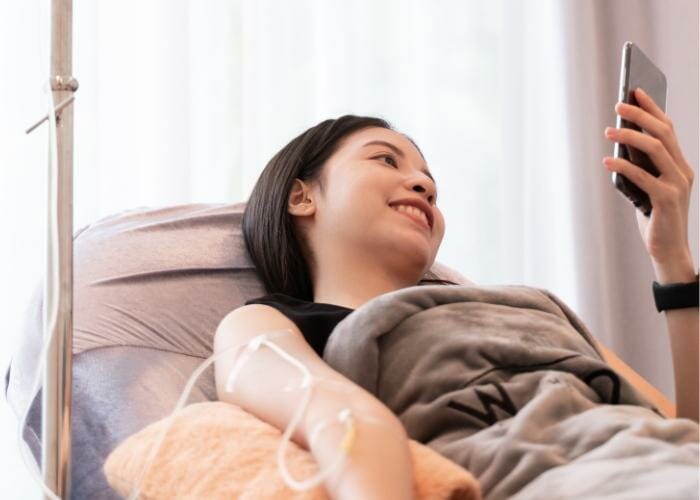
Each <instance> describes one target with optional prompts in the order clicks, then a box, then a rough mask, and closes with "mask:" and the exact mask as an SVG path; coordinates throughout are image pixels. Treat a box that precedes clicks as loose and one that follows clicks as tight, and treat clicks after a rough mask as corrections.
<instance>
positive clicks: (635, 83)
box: [612, 42, 667, 217]
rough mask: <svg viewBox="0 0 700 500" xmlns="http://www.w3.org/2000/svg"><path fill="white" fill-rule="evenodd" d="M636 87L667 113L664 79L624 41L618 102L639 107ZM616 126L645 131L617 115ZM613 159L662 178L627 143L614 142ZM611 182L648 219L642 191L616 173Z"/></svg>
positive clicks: (648, 208) (648, 160)
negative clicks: (618, 159) (633, 165)
mask: <svg viewBox="0 0 700 500" xmlns="http://www.w3.org/2000/svg"><path fill="white" fill-rule="evenodd" d="M637 87H640V88H641V89H642V90H643V91H644V92H646V93H647V94H648V95H649V96H651V98H652V99H653V100H654V102H655V103H656V104H657V105H658V106H659V107H660V108H661V110H662V111H663V112H664V113H665V112H666V89H667V87H666V76H665V75H664V74H663V72H662V71H661V70H660V69H659V68H658V67H657V66H656V65H655V64H654V63H653V62H652V61H651V59H649V58H648V57H647V56H646V54H644V52H642V50H641V49H640V48H639V47H638V46H637V45H635V44H634V43H632V42H625V43H624V45H623V46H622V64H621V65H620V91H619V96H618V101H619V102H626V103H627V104H631V105H633V106H639V104H638V103H637V100H636V99H635V97H634V90H635V89H636V88H637ZM616 127H617V128H623V127H624V128H631V129H633V130H638V131H640V132H644V130H643V129H641V128H640V127H639V126H637V125H636V124H635V123H632V122H630V121H627V120H625V119H623V118H622V117H620V115H617V123H616ZM613 158H624V159H625V160H627V161H629V162H631V163H633V164H635V165H637V166H639V167H641V168H643V169H644V170H646V171H647V172H649V173H650V174H652V175H653V176H654V177H658V176H659V175H661V172H660V171H659V169H658V168H656V166H655V165H654V163H653V162H652V161H651V158H649V157H648V156H647V155H646V153H644V152H643V151H640V150H638V149H635V148H633V147H631V146H629V145H627V144H620V143H617V142H616V143H615V145H614V147H613ZM612 182H613V184H614V186H615V187H616V188H617V189H618V190H619V191H620V192H621V193H622V194H623V195H624V196H625V197H627V198H628V199H629V200H630V201H631V202H632V203H633V204H634V206H635V207H637V208H638V209H639V210H641V211H642V213H643V214H644V215H645V216H647V217H649V216H650V215H651V201H650V200H649V195H647V193H646V192H644V191H643V190H641V189H640V188H639V187H638V186H637V185H636V184H634V183H633V182H632V181H630V180H629V179H628V178H627V177H625V176H624V175H622V174H618V173H617V172H613V173H612Z"/></svg>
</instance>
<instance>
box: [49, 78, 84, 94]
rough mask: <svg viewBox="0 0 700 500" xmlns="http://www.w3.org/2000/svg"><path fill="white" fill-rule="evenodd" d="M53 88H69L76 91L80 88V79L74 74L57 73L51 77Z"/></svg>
mask: <svg viewBox="0 0 700 500" xmlns="http://www.w3.org/2000/svg"><path fill="white" fill-rule="evenodd" d="M50 82H51V90H61V91H63V90H68V91H70V92H75V91H76V90H78V80H76V79H75V78H74V77H72V76H61V75H56V76H52V77H51V78H50Z"/></svg>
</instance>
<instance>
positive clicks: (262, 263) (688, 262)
mask: <svg viewBox="0 0 700 500" xmlns="http://www.w3.org/2000/svg"><path fill="white" fill-rule="evenodd" d="M638 101H639V102H640V103H641V105H642V107H643V109H636V110H628V109H626V108H617V111H618V112H619V113H620V114H621V115H622V116H623V117H625V118H627V119H629V120H630V121H634V122H636V123H638V124H639V125H641V126H642V127H643V128H644V129H645V130H647V131H649V132H650V133H651V134H652V136H653V137H652V136H645V135H643V134H640V133H638V132H635V131H630V130H625V131H622V132H621V135H620V136H617V137H614V136H613V137H610V138H611V139H615V140H617V141H618V142H627V143H628V144H630V145H633V146H635V147H637V148H638V149H640V150H642V151H645V152H647V153H648V154H650V156H651V158H652V160H653V161H654V162H655V164H656V165H659V166H660V169H661V171H662V175H661V177H659V178H654V177H651V176H649V175H648V174H646V173H645V172H642V171H641V170H640V169H638V168H636V167H634V166H633V165H631V164H629V163H627V162H624V160H616V161H614V162H613V163H612V164H611V165H610V167H609V168H610V169H611V170H616V171H618V172H620V173H622V174H624V175H625V176H627V177H628V178H629V179H630V180H631V181H633V182H635V183H636V184H637V185H638V186H640V187H641V188H642V189H644V190H645V191H647V193H649V195H650V197H651V200H652V204H653V205H654V211H653V212H652V216H651V219H650V220H649V221H647V220H645V219H646V218H643V216H642V218H641V219H640V217H639V215H640V214H638V221H639V227H640V231H641V232H642V236H643V237H644V240H645V243H646V244H647V248H648V250H649V252H650V255H651V256H652V259H653V262H654V266H655V270H656V272H657V277H658V278H659V281H660V282H661V283H664V282H670V281H691V280H692V279H693V278H694V277H695V273H694V266H693V263H692V257H691V254H690V250H689V246H688V242H687V212H688V204H689V195H690V187H691V185H692V178H693V173H692V169H691V168H690V167H689V166H688V164H687V162H685V160H684V159H683V157H682V154H681V152H680V150H679V148H678V145H677V140H676V138H675V134H674V133H673V130H672V128H670V120H668V118H667V117H665V115H663V113H661V112H660V110H659V109H658V107H656V106H655V104H654V103H653V102H652V101H651V99H649V98H646V96H643V95H639V97H638ZM655 138H658V139H655ZM657 140H658V141H661V142H660V143H661V144H663V146H664V147H663V149H661V148H659V147H658V144H657V143H656V141H657ZM437 195H438V193H437V186H436V185H435V182H434V179H433V178H432V176H431V174H430V172H429V171H428V169H427V166H426V164H425V159H424V157H423V155H422V153H421V152H420V150H419V149H418V147H417V146H416V145H415V144H414V143H413V141H411V140H410V139H409V138H408V137H407V136H405V135H403V134H400V133H398V132H396V131H395V130H393V129H392V128H391V126H390V125H389V124H388V123H387V122H385V121H384V120H380V119H377V118H370V117H357V116H343V117H341V118H338V119H337V120H326V121H324V122H321V123H320V124H318V125H317V126H315V127H312V128H311V129H309V130H307V131H306V132H304V133H303V134H301V135H300V136H298V137H297V138H295V139H294V140H292V141H291V142H290V143H289V144H288V145H287V146H285V147H284V148H283V149H282V150H281V151H280V152H279V153H277V154H276V155H275V156H274V157H273V158H272V160H271V161H270V162H269V164H268V165H267V167H266V168H265V170H264V171H263V172H262V174H261V176H260V178H259V180H258V182H257V184H256V186H255V188H254V189H253V192H252V194H251V196H250V198H249V200H248V202H247V206H246V212H245V214H244V218H243V232H244V238H245V241H246V246H247V249H248V251H249V253H250V256H251V258H252V260H253V262H254V264H255V266H256V268H257V270H258V272H259V275H260V278H261V279H262V280H263V282H264V284H265V287H266V289H267V291H268V292H269V294H268V295H266V296H264V297H260V298H258V299H255V300H251V301H248V302H247V303H246V305H244V306H243V307H240V308H238V309H236V310H235V311H232V313H230V314H229V315H228V316H227V317H226V318H224V320H223V321H222V322H221V324H220V326H219V329H218V330H217V335H216V338H215V350H221V349H224V348H226V347H230V346H232V345H234V344H240V343H241V342H245V341H246V340H249V339H251V338H253V337H255V336H257V335H258V334H260V333H262V332H264V331H270V330H283V329H289V330H291V331H292V332H293V333H294V335H292V336H289V337H287V338H283V337H281V338H279V339H276V342H277V343H279V345H280V346H281V347H282V348H283V349H285V350H286V351H287V352H289V353H290V354H292V355H293V356H295V357H296V358H297V359H299V360H300V361H301V362H302V363H304V365H305V366H307V367H308V369H309V370H310V371H311V372H312V373H313V374H314V375H316V376H318V377H323V378H327V379H330V380H333V381H337V382H338V383H339V384H341V385H343V384H344V386H345V388H346V389H347V390H348V391H349V392H346V391H342V390H339V389H338V388H337V387H336V386H332V385H326V386H323V385H321V386H319V387H318V388H317V390H316V391H315V392H314V396H313V399H312V400H311V403H310V405H309V407H308V411H307V412H306V414H305V416H304V419H303V420H302V422H301V425H300V426H299V428H298V429H296V432H295V433H294V435H293V440H294V441H295V442H296V443H297V444H299V445H300V446H302V447H304V448H306V449H309V450H310V451H312V453H313V454H314V457H315V458H316V459H317V461H318V463H319V465H320V466H321V468H324V464H329V463H331V462H332V461H333V459H334V458H335V456H336V453H337V448H338V443H339V442H340V440H341V438H342V436H343V429H342V427H341V426H338V427H337V428H331V429H329V430H327V431H326V432H325V433H324V434H321V435H320V436H319V438H318V440H316V441H315V442H313V443H311V444H312V446H310V445H309V440H308V436H309V435H310V433H311V431H312V429H313V428H315V427H316V426H317V425H318V422H319V420H320V419H322V418H324V417H327V416H329V415H335V414H336V413H338V411H339V410H341V409H343V408H345V407H350V408H352V409H353V412H354V413H357V414H358V415H365V416H372V417H374V418H376V419H378V420H380V421H381V422H383V425H382V426H377V425H374V424H371V423H369V421H366V422H363V421H362V420H360V421H359V422H358V430H357V433H356V435H357V448H356V451H354V453H353V455H352V456H351V459H350V460H349V461H348V463H347V464H346V465H345V467H344V468H342V469H341V470H338V471H336V472H335V473H334V474H333V475H331V476H330V477H329V478H328V479H327V480H326V481H325V486H326V490H327V491H328V492H329V494H330V495H331V496H332V497H333V498H368V499H371V498H411V497H412V489H411V486H412V482H411V477H412V476H411V470H410V461H409V458H408V448H407V443H406V435H405V432H404V431H403V428H402V426H401V423H400V422H399V421H398V420H397V418H396V417H395V416H394V415H393V414H392V413H391V412H390V411H388V409H387V408H386V407H384V406H383V405H382V403H381V402H380V401H378V400H376V399H375V398H374V397H373V396H372V395H371V394H369V393H367V392H366V391H364V390H363V389H361V388H359V387H358V386H355V385H354V384H353V383H352V382H351V381H349V380H347V379H345V378H344V377H342V376H341V375H340V374H339V373H337V372H335V371H334V370H333V369H332V368H330V367H329V366H328V365H327V364H325V363H324V362H323V359H322V358H321V355H322V353H323V348H324V346H325V342H326V340H327V338H328V335H329V334H330V332H331V331H332V329H333V327H334V326H335V325H336V324H337V323H338V322H339V321H340V320H342V319H343V318H344V317H345V316H347V314H349V313H350V312H352V310H354V309H357V308H358V307H360V306H362V305H363V304H364V303H366V302H367V301H369V300H370V299H372V298H374V297H376V296H378V295H381V294H384V293H387V292H391V291H393V290H397V289H400V288H404V287H409V286H414V285H416V284H419V283H420V281H421V277H423V276H424V275H425V273H426V272H427V271H428V270H429V269H430V267H431V266H432V264H433V262H434V260H435V256H436V254H437V251H438V249H439V246H440V243H441V241H442V238H443V236H444V231H445V222H444V217H443V215H442V213H441V211H440V209H439V208H438V207H437V205H436V199H437ZM679 313H680V314H679ZM671 315H676V316H675V317H674V318H677V319H676V320H675V321H674V322H673V323H671V322H670V323H669V330H670V333H671V335H672V342H673V341H674V339H675V343H674V344H673V352H674V363H675V364H674V373H675V374H676V377H677V388H680V389H681V390H680V391H679V392H677V393H678V394H679V397H678V403H679V404H678V407H679V416H681V409H683V411H687V412H688V413H687V414H688V415H690V414H691V413H692V412H691V411H690V408H691V407H692V408H694V407H697V385H695V393H694V395H693V387H692V384H691V382H690V378H691V377H690V376H691V375H692V373H693V371H694V372H695V373H696V374H697V358H695V359H692V356H688V353H691V354H692V353H693V352H697V337H695V339H694V342H695V349H694V350H693V349H692V346H693V344H692V343H693V340H692V339H690V338H689V335H688V334H689V333H692V332H691V331H689V330H690V328H691V327H692V322H693V321H695V324H697V308H693V309H686V310H677V311H672V312H669V313H668V316H667V317H668V318H669V319H671V318H672V316H671ZM686 330H688V331H686ZM674 335H675V336H674ZM683 356H686V357H685V358H684V357H683ZM234 361H235V356H234V355H233V354H232V356H231V357H230V358H226V357H223V358H222V359H221V360H220V362H218V363H217V365H216V379H217V391H218V394H219V398H220V399H221V400H225V401H229V402H232V403H234V404H237V405H239V406H242V407H243V408H245V409H247V410H248V411H250V412H251V413H253V414H255V415H256V416H258V417H259V418H261V419H263V420H265V421H267V422H269V423H271V424H273V425H275V426H276V427H278V428H279V429H280V430H283V429H285V428H286V427H287V424H288V423H289V422H290V419H291V417H292V413H293V411H294V409H295V408H296V407H297V405H298V402H299V395H298V394H294V393H292V392H287V393H286V394H285V393H284V392H282V391H280V387H282V386H284V384H285V383H286V382H287V381H288V380H289V379H290V378H293V377H297V378H298V373H297V372H296V371H295V369H293V368H291V367H290V366H289V365H288V364H287V363H286V362H285V361H284V360H282V359H281V358H280V357H279V356H278V355H277V354H275V353H272V352H269V351H266V350H260V351H259V352H258V353H256V355H255V356H254V357H252V358H250V359H249V361H248V362H247V363H248V364H247V365H246V369H245V370H242V371H241V373H240V374H239V376H238V377H239V378H238V379H237V380H238V382H237V385H236V391H234V392H233V393H231V392H226V391H225V390H224V383H225V378H226V376H227V374H228V373H229V372H230V370H231V368H232V365H233V363H234ZM679 377H680V379H679ZM679 384H680V385H679ZM693 398H694V404H695V406H693ZM696 412H697V410H696ZM695 420H697V413H696V414H695ZM397 435H398V436H400V437H399V438H398V439H397V437H396V436H397Z"/></svg>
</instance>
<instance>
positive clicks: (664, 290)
mask: <svg viewBox="0 0 700 500" xmlns="http://www.w3.org/2000/svg"><path fill="white" fill-rule="evenodd" d="M699 278H700V273H698V274H696V275H695V281H692V282H690V283H668V284H666V285H660V284H659V283H658V282H656V281H654V285H653V287H652V289H653V291H654V302H655V303H656V310H657V311H659V312H661V311H665V310H666V309H682V308H684V307H698V294H699V291H698V279H699Z"/></svg>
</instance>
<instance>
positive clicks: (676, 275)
mask: <svg viewBox="0 0 700 500" xmlns="http://www.w3.org/2000/svg"><path fill="white" fill-rule="evenodd" d="M652 264H653V266H654V272H655V274H656V281H657V282H658V283H659V284H660V285H666V284H669V283H690V282H693V281H695V277H696V274H697V270H696V269H695V265H694V264H693V258H692V256H691V255H690V252H688V253H687V254H686V255H685V256H683V257H681V258H678V259H672V260H668V261H666V262H664V263H658V262H656V261H652Z"/></svg>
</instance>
